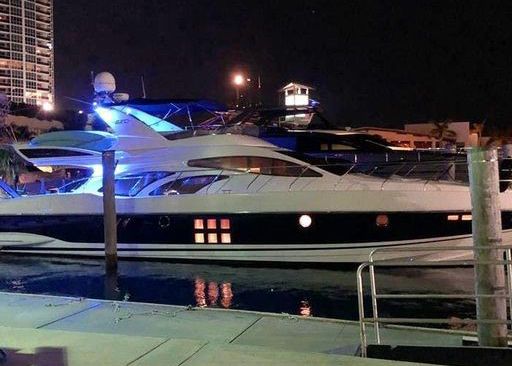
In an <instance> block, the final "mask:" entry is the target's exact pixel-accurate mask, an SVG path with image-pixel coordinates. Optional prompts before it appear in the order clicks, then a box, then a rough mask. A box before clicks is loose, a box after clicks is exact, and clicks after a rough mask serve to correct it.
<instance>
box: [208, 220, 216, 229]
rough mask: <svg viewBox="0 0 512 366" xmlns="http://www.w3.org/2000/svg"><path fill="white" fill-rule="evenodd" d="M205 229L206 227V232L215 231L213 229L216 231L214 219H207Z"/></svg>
mask: <svg viewBox="0 0 512 366" xmlns="http://www.w3.org/2000/svg"><path fill="white" fill-rule="evenodd" d="M207 227H208V230H215V229H217V220H215V219H208V220H207Z"/></svg>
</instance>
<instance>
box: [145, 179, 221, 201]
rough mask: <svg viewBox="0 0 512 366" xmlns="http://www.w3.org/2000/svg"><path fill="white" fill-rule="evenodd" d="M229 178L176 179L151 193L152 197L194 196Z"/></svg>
mask: <svg viewBox="0 0 512 366" xmlns="http://www.w3.org/2000/svg"><path fill="white" fill-rule="evenodd" d="M226 178H228V177H227V176H225V175H197V176H193V177H186V178H181V179H176V180H173V181H171V182H168V183H165V184H163V185H162V186H160V187H158V188H157V189H155V190H154V191H153V192H151V193H150V194H149V195H150V196H171V195H175V194H193V193H196V192H198V191H199V190H201V189H202V188H204V187H206V186H208V185H210V184H213V183H215V182H217V181H220V180H223V179H226Z"/></svg>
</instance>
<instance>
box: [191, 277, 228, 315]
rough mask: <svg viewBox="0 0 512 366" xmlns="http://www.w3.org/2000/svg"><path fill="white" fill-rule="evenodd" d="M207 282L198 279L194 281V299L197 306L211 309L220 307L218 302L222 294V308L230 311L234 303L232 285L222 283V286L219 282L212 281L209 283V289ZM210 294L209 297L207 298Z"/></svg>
mask: <svg viewBox="0 0 512 366" xmlns="http://www.w3.org/2000/svg"><path fill="white" fill-rule="evenodd" d="M206 288H207V286H206V282H205V281H204V280H203V279H202V278H200V277H197V278H196V279H195V280H194V298H195V300H196V306H197V307H199V308H205V307H207V306H209V307H218V304H217V302H218V300H219V294H220V306H222V307H223V308H225V309H229V308H230V307H231V303H232V301H233V290H232V289H231V283H221V284H220V285H219V284H217V282H215V281H212V282H208V289H207V291H205V290H206ZM206 294H208V296H206Z"/></svg>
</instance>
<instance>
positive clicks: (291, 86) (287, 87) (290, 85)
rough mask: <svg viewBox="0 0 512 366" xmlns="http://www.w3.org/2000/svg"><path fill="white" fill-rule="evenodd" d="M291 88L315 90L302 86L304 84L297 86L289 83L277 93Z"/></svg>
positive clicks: (297, 84)
mask: <svg viewBox="0 0 512 366" xmlns="http://www.w3.org/2000/svg"><path fill="white" fill-rule="evenodd" d="M293 87H298V88H305V89H310V90H315V88H313V87H312V86H307V85H304V84H299V83H295V82H291V83H288V84H286V85H285V86H283V87H282V88H281V89H279V90H278V91H279V92H283V91H285V90H288V89H290V88H293Z"/></svg>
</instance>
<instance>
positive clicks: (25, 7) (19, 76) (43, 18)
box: [0, 0, 55, 109]
mask: <svg viewBox="0 0 512 366" xmlns="http://www.w3.org/2000/svg"><path fill="white" fill-rule="evenodd" d="M53 65H54V63H53V0H0V93H4V94H5V95H7V97H8V98H9V99H10V100H11V101H12V102H16V103H27V104H33V105H41V106H43V107H44V108H45V109H51V108H53V104H54V102H55V95H54V74H53Z"/></svg>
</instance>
